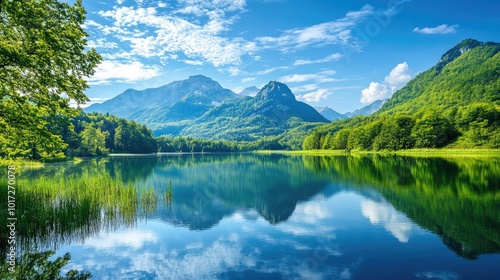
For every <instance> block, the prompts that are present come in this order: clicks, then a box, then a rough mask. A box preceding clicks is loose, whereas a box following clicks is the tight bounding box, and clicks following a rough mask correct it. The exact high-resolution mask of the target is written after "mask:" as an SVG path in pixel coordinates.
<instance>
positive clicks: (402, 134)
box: [303, 39, 500, 150]
mask: <svg viewBox="0 0 500 280" xmlns="http://www.w3.org/2000/svg"><path fill="white" fill-rule="evenodd" d="M303 147H304V148H307V149H320V148H327V149H347V150H350V149H360V150H399V149H409V148H441V147H450V148H476V147H480V148H500V43H494V42H479V41H476V40H473V39H467V40H464V41H462V42H460V43H459V44H457V45H456V46H455V47H453V48H451V49H450V50H449V51H447V52H446V53H445V54H443V56H442V57H441V59H440V60H439V61H438V62H437V64H436V65H435V66H433V67H431V68H430V69H429V70H427V71H425V72H422V73H420V74H419V75H417V76H416V77H415V78H414V79H412V80H411V81H410V82H408V83H407V84H406V85H405V86H404V87H403V88H401V89H400V90H398V91H396V92H395V93H394V95H393V96H392V97H391V98H390V99H389V100H387V102H385V103H384V104H383V105H382V107H381V108H380V110H378V111H377V112H376V113H374V114H373V115H371V116H370V117H366V118H356V119H351V120H347V121H343V120H342V121H340V122H336V123H332V124H330V125H326V126H322V127H319V128H317V129H316V130H315V131H314V132H313V133H312V134H311V135H309V136H308V137H306V138H305V140H304V143H303Z"/></svg>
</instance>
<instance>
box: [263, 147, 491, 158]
mask: <svg viewBox="0 0 500 280" xmlns="http://www.w3.org/2000/svg"><path fill="white" fill-rule="evenodd" d="M254 153H258V154H284V155H325V156H327V155H331V156H339V155H397V156H411V157H500V149H409V150H399V151H387V150H384V151H359V150H355V151H350V152H346V151H344V150H300V151H272V150H260V151H255V152H254Z"/></svg>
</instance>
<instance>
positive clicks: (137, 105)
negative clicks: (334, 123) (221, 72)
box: [85, 75, 328, 140]
mask: <svg viewBox="0 0 500 280" xmlns="http://www.w3.org/2000/svg"><path fill="white" fill-rule="evenodd" d="M255 90H256V88H255V87H250V88H247V89H246V90H244V91H243V92H242V93H240V94H239V95H238V94H235V93H233V92H232V91H231V90H228V89H224V88H222V87H221V86H220V84H219V83H217V82H215V81H214V80H212V79H210V78H208V77H205V76H202V75H197V76H192V77H189V78H188V79H187V80H183V81H176V82H173V83H170V84H168V85H165V86H162V87H159V88H153V89H146V90H142V91H138V90H133V89H128V90H126V91H125V92H123V93H122V94H120V95H118V96H116V97H115V98H113V99H110V100H108V101H106V102H104V103H102V104H94V105H92V106H90V107H88V108H86V109H85V111H86V112H99V113H110V114H113V115H117V116H119V117H123V118H127V119H131V120H135V121H137V122H139V123H143V124H146V125H148V126H149V127H150V128H152V129H153V131H154V134H155V136H160V135H185V136H188V135H189V136H195V137H199V138H208V139H228V140H256V139H258V138H260V137H263V136H275V135H279V134H281V133H283V132H285V131H287V130H289V129H293V128H295V127H298V126H300V125H303V124H304V123H326V122H328V120H327V119H325V118H324V117H323V116H322V115H321V114H319V113H318V112H317V111H316V110H315V109H314V108H312V107H311V106H309V105H307V104H305V103H303V102H299V101H297V100H296V99H295V95H294V94H293V93H292V92H291V91H290V89H289V88H288V86H286V85H285V84H282V83H279V82H270V83H269V84H267V85H266V86H264V87H263V88H262V89H261V90H260V91H257V93H256V94H255V97H251V95H254V92H255ZM249 95H250V96H249Z"/></svg>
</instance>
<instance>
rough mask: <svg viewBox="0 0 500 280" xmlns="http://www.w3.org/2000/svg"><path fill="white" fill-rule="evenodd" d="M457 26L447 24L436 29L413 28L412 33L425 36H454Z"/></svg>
mask: <svg viewBox="0 0 500 280" xmlns="http://www.w3.org/2000/svg"><path fill="white" fill-rule="evenodd" d="M457 29H458V25H456V24H455V25H448V24H441V25H438V26H436V27H424V28H419V27H415V29H413V32H416V33H421V34H426V35H435V34H439V35H444V34H454V33H457Z"/></svg>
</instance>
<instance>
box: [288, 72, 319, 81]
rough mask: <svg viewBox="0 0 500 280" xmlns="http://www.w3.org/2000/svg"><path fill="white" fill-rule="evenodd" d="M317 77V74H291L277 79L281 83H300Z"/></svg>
mask: <svg viewBox="0 0 500 280" xmlns="http://www.w3.org/2000/svg"><path fill="white" fill-rule="evenodd" d="M317 77H318V75H317V74H293V75H286V76H283V77H281V78H279V81H280V82H282V83H301V82H305V81H309V80H314V79H316V78H317Z"/></svg>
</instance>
